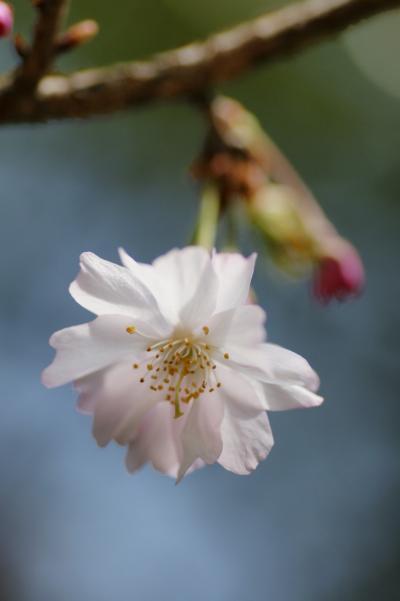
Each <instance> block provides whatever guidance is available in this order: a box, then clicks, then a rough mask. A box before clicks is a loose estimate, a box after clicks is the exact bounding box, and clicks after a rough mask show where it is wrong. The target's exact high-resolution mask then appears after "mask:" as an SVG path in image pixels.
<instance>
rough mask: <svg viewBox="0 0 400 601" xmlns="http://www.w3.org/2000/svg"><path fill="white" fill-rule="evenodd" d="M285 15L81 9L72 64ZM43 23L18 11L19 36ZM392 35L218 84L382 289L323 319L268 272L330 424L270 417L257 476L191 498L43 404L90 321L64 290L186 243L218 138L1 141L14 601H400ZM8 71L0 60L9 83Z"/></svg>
mask: <svg viewBox="0 0 400 601" xmlns="http://www.w3.org/2000/svg"><path fill="white" fill-rule="evenodd" d="M279 4H282V2H271V1H269V0H247V2H245V3H243V2H239V1H238V0H234V1H232V0H219V1H218V2H215V1H214V0H213V1H212V0H202V2H200V3H195V2H185V1H184V0H148V1H147V2H139V1H137V0H129V1H128V0H124V1H122V0H120V2H117V3H113V4H109V3H108V2H105V1H100V2H99V0H80V1H79V2H78V1H75V2H72V10H71V15H70V21H71V22H74V21H76V20H79V19H82V18H89V17H92V18H95V19H97V20H98V21H99V23H100V26H101V34H100V35H99V37H98V38H97V39H96V40H95V41H94V42H92V43H91V44H90V45H88V46H87V47H85V48H82V49H81V50H79V51H77V52H75V53H73V54H71V55H70V56H68V57H65V58H64V59H63V62H61V66H62V67H63V68H66V69H67V68H68V69H70V68H76V67H83V66H94V65H97V64H102V63H112V62H114V61H119V60H125V59H131V58H132V59H133V58H143V57H146V56H147V55H148V54H149V53H152V52H155V51H160V50H163V49H166V48H169V47H172V46H175V45H177V44H182V43H185V42H188V41H190V40H192V39H193V38H197V37H198V38H201V37H204V36H205V35H207V34H208V33H210V32H211V31H214V30H216V29H218V28H221V27H224V26H228V25H231V24H232V23H235V22H237V21H239V20H241V19H243V18H249V17H252V16H254V15H256V14H258V13H260V12H262V11H264V10H266V9H268V8H270V7H271V8H272V7H274V6H277V5H279ZM29 5H30V3H29V2H28V1H26V0H18V1H17V2H16V3H15V11H16V29H17V30H19V31H22V32H25V33H26V32H27V31H28V30H29V28H30V25H31V20H32V17H33V13H32V11H31V9H30V6H29ZM394 18H396V19H397V23H398V24H399V23H400V21H399V16H398V15H397V16H395V15H394V14H393V15H390V17H386V18H379V19H377V20H375V21H374V22H373V23H372V22H371V23H368V24H366V25H363V26H361V27H359V28H357V29H355V30H354V31H350V32H349V33H346V35H343V36H341V37H340V38H339V39H337V40H335V41H329V42H325V43H322V44H320V45H319V46H315V47H312V48H310V49H309V50H308V51H306V52H304V53H302V54H300V55H299V56H298V57H295V58H291V59H290V60H286V61H282V62H280V63H277V64H274V65H273V66H269V67H265V68H263V67H259V68H258V69H257V70H255V71H253V72H252V73H249V74H248V75H246V76H244V77H241V78H240V79H238V80H237V81H235V82H232V83H229V84H227V85H225V86H223V87H221V90H222V91H223V92H224V93H226V94H228V95H231V96H233V97H234V98H237V99H238V100H239V101H240V102H242V103H244V105H245V106H246V107H247V108H248V109H250V110H252V111H254V112H255V114H256V115H257V116H258V118H259V119H260V120H261V122H262V124H263V126H264V127H265V128H266V130H267V131H268V132H269V133H270V134H271V136H272V137H273V138H274V139H275V140H276V142H277V143H278V144H279V145H280V147H281V148H282V149H283V150H284V151H285V152H286V154H287V155H288V156H289V157H290V159H291V160H292V162H293V163H294V164H295V165H296V166H297V168H298V170H299V171H300V173H301V174H302V176H303V178H304V179H305V180H306V181H307V182H308V184H309V185H310V186H311V188H312V189H313V191H314V192H315V194H316V196H317V198H318V199H319V200H320V202H321V205H322V206H323V208H324V209H325V211H326V212H327V213H328V215H329V216H330V218H331V219H332V220H333V222H334V223H335V224H336V226H337V227H338V228H339V231H340V232H341V233H342V234H343V235H344V236H345V237H347V238H349V239H350V240H351V241H352V242H353V243H354V244H355V245H356V246H357V247H358V249H359V250H360V253H361V255H362V256H363V259H364V261H365V265H366V270H367V278H368V285H367V289H366V291H365V294H364V295H363V296H362V298H360V299H359V300H355V301H353V302H351V301H350V302H348V303H346V304H335V303H333V304H332V305H330V306H329V307H327V308H323V307H321V306H319V305H317V303H316V302H315V301H314V300H313V299H312V298H311V295H310V292H309V289H308V287H307V285H306V284H304V283H297V284H292V283H290V282H289V281H288V280H286V279H285V278H284V277H281V276H280V275H278V274H277V273H276V272H275V271H274V269H272V268H271V266H270V265H269V264H268V262H267V261H266V260H265V259H264V258H261V259H260V260H259V262H258V267H257V274H256V282H255V286H256V291H257V294H258V296H259V299H260V302H261V304H262V305H263V306H264V307H265V308H266V309H267V311H268V315H269V336H270V339H271V340H273V341H274V342H277V343H279V344H282V345H284V346H287V347H289V348H291V349H293V350H296V351H297V352H299V353H301V354H302V355H304V356H306V357H307V358H308V359H309V360H310V362H311V364H312V365H313V366H314V367H315V368H316V369H317V371H318V372H319V374H320V376H321V381H322V394H323V395H324V396H325V397H326V403H325V404H324V405H323V406H322V407H321V408H320V409H316V410H313V411H307V412H288V413H281V414H273V415H272V416H271V422H272V427H273V430H274V434H275V441H276V443H275V447H274V449H273V451H272V453H271V455H270V457H269V459H268V460H267V461H265V462H264V463H262V464H261V465H260V466H259V468H258V469H257V470H256V472H255V473H254V474H253V475H251V476H248V477H239V476H235V475H233V474H230V473H228V472H225V471H223V470H222V469H221V468H218V467H212V468H207V469H205V470H201V471H199V472H196V473H195V474H193V475H191V476H189V477H188V478H187V479H185V480H184V481H183V483H182V484H181V485H179V486H178V487H175V486H174V483H173V481H172V480H169V479H168V478H166V477H162V476H160V475H158V474H157V473H156V472H153V471H152V470H151V469H150V468H146V469H144V470H143V471H142V472H140V473H139V474H137V475H135V476H132V477H131V476H129V475H128V474H127V473H126V472H125V471H124V467H123V451H122V449H120V448H118V447H117V446H115V447H113V446H110V447H109V448H107V449H105V450H100V449H98V448H97V447H96V444H95V442H94V440H93V439H92V438H91V435H90V430H91V424H90V418H87V417H83V416H81V415H79V414H78V413H77V412H76V410H75V408H74V403H75V394H74V392H73V391H72V389H71V388H70V387H68V386H66V387H64V388H61V389H55V390H51V391H48V390H46V389H44V388H43V386H42V385H41V383H40V372H41V370H42V369H43V368H44V367H45V366H46V365H47V364H48V363H49V362H50V361H51V359H52V351H51V349H50V348H49V346H48V337H49V336H50V334H51V333H52V332H53V331H54V330H58V329H60V328H62V327H65V326H68V325H72V324H75V323H80V322H84V321H86V320H88V318H89V314H87V313H86V312H85V311H84V310H83V309H81V308H80V307H78V306H77V305H76V304H75V303H74V302H73V300H72V299H71V298H70V297H69V295H68V293H67V287H68V284H69V282H70V281H71V280H72V279H73V278H74V277H75V275H76V272H77V269H78V257H79V254H80V252H82V251H84V250H91V251H93V252H96V253H97V254H99V255H100V256H102V257H104V258H107V259H110V260H116V259H117V254H116V249H117V247H118V246H123V247H125V248H126V250H127V251H128V252H130V253H131V254H133V255H134V256H135V257H136V258H138V259H139V260H142V261H151V260H152V259H153V258H154V257H155V256H157V255H159V254H161V253H163V252H165V251H167V250H168V249H170V248H171V247H173V246H176V245H184V244H185V243H186V242H187V239H188V236H189V235H190V231H191V227H192V223H193V220H194V218H195V213H196V208H197V191H196V186H195V185H194V184H193V182H192V181H191V180H190V178H189V176H188V173H187V169H188V165H189V162H190V161H191V160H192V158H194V157H195V156H196V154H197V152H198V150H199V148H200V146H201V144H202V141H203V136H204V131H205V130H204V124H203V122H202V120H201V117H200V116H199V114H197V113H196V112H195V110H194V109H193V108H192V107H190V106H188V105H186V104H184V103H174V104H171V105H168V106H167V105H164V106H161V105H159V106H152V107H148V108H141V109H139V110H135V111H134V112H132V114H122V115H116V116H113V117H107V118H105V119H96V120H95V121H90V122H75V123H63V124H50V125H46V126H20V127H7V128H3V129H2V131H1V138H2V142H1V146H0V153H1V157H0V174H1V196H2V200H1V204H0V254H1V257H2V259H1V262H0V265H1V267H0V269H1V283H2V290H1V296H0V340H1V345H0V378H1V391H2V411H1V419H0V482H1V492H0V506H1V511H0V598H1V599H7V601H14V600H15V601H18V600H24V601H71V600H76V601H81V600H82V601H109V600H110V599H113V600H114V599H115V600H118V599H121V600H122V599H124V600H125V599H137V600H140V601H153V600H158V599H163V600H164V601H177V600H178V601H180V600H182V601H183V600H184V601H186V600H190V601H205V600H207V601H266V600H271V601H350V600H351V601H358V600H360V601H361V600H362V601H369V600H371V601H376V600H377V599H379V600H380V601H398V600H399V599H400V558H399V551H400V543H399V534H400V523H399V514H398V507H399V493H400V470H399V467H400V460H399V457H400V454H399V451H400V439H399V436H398V424H399V419H400V405H399V398H398V394H399V393H398V390H399V369H400V361H399V351H398V344H399V341H398V337H399V332H400V314H399V309H398V307H399V297H400V280H399V276H398V274H399V259H398V257H399V246H400V240H399V227H400V202H399V200H400V198H399V195H400V158H399V157H400V153H399V148H400V127H399V117H400V113H399V108H400V107H399V99H398V98H399V95H400V82H399V79H398V78H399V71H398V60H397V58H396V56H397V57H398V53H397V55H396V52H395V47H396V43H397V45H399V43H400V42H399V40H400V37H399V36H398V35H397V36H396V32H397V33H398V28H397V29H396V27H393V19H394ZM399 27H400V25H399ZM371 49H373V52H371ZM368 53H369V55H371V54H372V55H373V57H372V58H371V61H370V60H369V59H368ZM377 57H378V58H377ZM379 57H380V58H379ZM14 63H15V58H14V56H13V55H12V51H11V50H10V48H9V47H8V43H7V41H2V42H1V46H0V64H1V66H2V68H3V69H6V68H8V67H10V66H11V65H12V64H14ZM396 78H397V79H396ZM396 82H397V83H396ZM251 245H252V242H251V241H250V242H249V248H248V249H247V250H250V249H251Z"/></svg>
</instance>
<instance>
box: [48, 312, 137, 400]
mask: <svg viewBox="0 0 400 601" xmlns="http://www.w3.org/2000/svg"><path fill="white" fill-rule="evenodd" d="M130 325H132V321H131V320H129V319H128V318H127V317H124V316H121V315H102V316H100V317H97V319H95V320H93V321H91V322H90V323H85V324H82V325H79V326H73V327H72V328H65V329H64V330H60V331H58V332H55V334H53V335H52V337H51V338H50V345H51V346H52V347H53V348H55V349H56V351H57V352H56V356H55V358H54V361H53V363H52V364H51V365H49V367H47V368H46V369H45V370H44V371H43V374H42V381H43V384H44V385H45V386H47V387H49V388H53V387H55V386H61V385H62V384H66V383H67V382H71V381H73V380H77V379H79V378H82V377H83V376H86V375H88V374H90V373H92V372H95V371H98V370H99V369H102V368H103V367H107V366H109V365H112V364H114V363H117V362H119V361H123V360H129V361H133V360H134V359H136V358H137V357H139V356H140V355H141V354H142V353H143V352H144V351H145V349H146V346H147V345H148V338H146V337H144V336H142V335H141V334H139V333H135V334H128V333H127V332H126V328H127V327H128V326H130Z"/></svg>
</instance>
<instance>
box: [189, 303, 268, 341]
mask: <svg viewBox="0 0 400 601" xmlns="http://www.w3.org/2000/svg"><path fill="white" fill-rule="evenodd" d="M265 320H266V315H265V311H264V310H263V309H261V307H259V306H258V305H241V306H239V307H237V308H235V309H228V310H227V311H221V312H220V313H216V314H215V315H213V316H212V318H211V319H210V320H208V321H207V322H206V325H207V327H208V333H207V335H204V334H203V332H202V331H201V329H199V330H198V331H196V332H195V335H196V336H197V338H198V339H201V341H203V342H206V343H209V344H211V345H213V346H216V347H220V346H222V345H224V344H228V345H230V344H232V345H241V346H253V345H255V344H257V345H258V344H260V343H261V342H263V341H264V340H265V336H266V332H265V327H264V323H265Z"/></svg>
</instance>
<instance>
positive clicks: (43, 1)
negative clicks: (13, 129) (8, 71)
mask: <svg viewBox="0 0 400 601" xmlns="http://www.w3.org/2000/svg"><path fill="white" fill-rule="evenodd" d="M35 4H36V8H37V11H38V18H37V21H36V25H35V31H34V35H33V42H32V47H31V49H30V52H29V54H28V55H27V57H26V58H25V60H24V61H23V62H22V64H21V67H20V68H19V69H17V71H16V74H15V78H14V81H13V88H14V89H15V90H18V91H19V90H23V92H20V93H26V92H27V91H29V90H33V89H34V88H35V87H36V85H37V83H38V82H39V81H40V80H41V79H42V77H43V76H44V75H46V73H48V71H49V69H50V67H51V63H52V60H53V57H54V55H55V40H56V36H57V34H58V32H59V29H60V26H61V23H62V20H63V18H64V15H65V12H66V10H67V5H68V0H36V1H35Z"/></svg>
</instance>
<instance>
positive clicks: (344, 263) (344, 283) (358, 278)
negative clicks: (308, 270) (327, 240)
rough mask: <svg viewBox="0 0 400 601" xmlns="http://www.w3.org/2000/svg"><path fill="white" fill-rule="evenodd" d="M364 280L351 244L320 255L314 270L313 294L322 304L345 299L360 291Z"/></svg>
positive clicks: (362, 268)
mask: <svg viewBox="0 0 400 601" xmlns="http://www.w3.org/2000/svg"><path fill="white" fill-rule="evenodd" d="M364 282H365V275H364V267H363V264H362V261H361V259H360V256H359V254H358V253H357V251H356V250H355V248H354V247H353V246H351V244H346V245H344V246H343V248H341V249H338V251H337V252H336V253H334V254H332V255H330V256H325V257H322V258H321V260H320V261H319V263H318V266H317V268H316V271H315V275H314V281H313V293H314V296H315V297H316V298H317V299H318V300H319V301H320V302H321V303H324V304H327V303H329V301H331V300H332V299H334V298H336V299H337V300H345V299H346V298H348V297H352V296H357V295H358V294H360V293H361V291H362V289H363V287H364Z"/></svg>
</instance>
